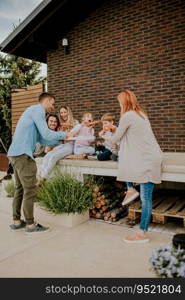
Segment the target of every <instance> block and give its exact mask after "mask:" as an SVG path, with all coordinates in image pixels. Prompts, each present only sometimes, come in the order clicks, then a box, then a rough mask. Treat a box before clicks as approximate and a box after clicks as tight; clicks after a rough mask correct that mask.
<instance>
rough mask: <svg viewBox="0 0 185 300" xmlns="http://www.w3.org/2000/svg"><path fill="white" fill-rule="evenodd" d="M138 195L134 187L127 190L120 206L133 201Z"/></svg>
mask: <svg viewBox="0 0 185 300" xmlns="http://www.w3.org/2000/svg"><path fill="white" fill-rule="evenodd" d="M138 196H139V193H138V191H136V190H135V189H132V190H128V191H127V192H126V196H125V198H124V199H123V202H122V206H125V205H127V204H129V203H131V202H132V201H134V200H135V199H136V198H137V197H138Z"/></svg>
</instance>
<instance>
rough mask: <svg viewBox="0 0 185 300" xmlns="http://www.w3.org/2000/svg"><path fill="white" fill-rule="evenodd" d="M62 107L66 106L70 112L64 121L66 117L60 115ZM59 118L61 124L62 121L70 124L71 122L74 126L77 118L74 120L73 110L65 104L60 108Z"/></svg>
mask: <svg viewBox="0 0 185 300" xmlns="http://www.w3.org/2000/svg"><path fill="white" fill-rule="evenodd" d="M61 108H64V109H65V110H67V112H68V117H67V121H64V119H63V118H62V117H61V115H60V110H61ZM58 117H59V120H60V124H62V123H68V124H70V125H72V126H74V125H75V120H74V118H73V113H72V111H71V109H70V107H69V106H64V105H62V106H61V107H60V109H59V116H58Z"/></svg>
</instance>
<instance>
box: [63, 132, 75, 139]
mask: <svg viewBox="0 0 185 300" xmlns="http://www.w3.org/2000/svg"><path fill="white" fill-rule="evenodd" d="M74 136H75V134H74V133H73V132H68V133H67V135H66V137H65V138H66V140H70V138H73V137H74Z"/></svg>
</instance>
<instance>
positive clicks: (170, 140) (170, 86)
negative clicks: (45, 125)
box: [48, 0, 185, 151]
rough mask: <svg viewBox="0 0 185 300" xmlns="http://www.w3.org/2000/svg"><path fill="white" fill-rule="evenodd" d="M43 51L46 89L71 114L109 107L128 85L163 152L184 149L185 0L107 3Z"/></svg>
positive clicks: (100, 111) (116, 109)
mask: <svg viewBox="0 0 185 300" xmlns="http://www.w3.org/2000/svg"><path fill="white" fill-rule="evenodd" d="M67 37H68V38H69V41H70V54H68V55H65V54H64V51H63V49H62V47H61V46H59V49H58V50H56V51H49V52H48V87H49V91H50V92H52V93H54V94H55V95H56V97H57V101H58V104H67V105H70V107H71V108H72V111H73V113H74V116H75V117H76V118H78V119H80V117H81V115H82V112H84V111H91V112H93V113H94V115H95V117H96V118H99V117H100V116H101V115H102V114H103V113H105V112H114V113H115V114H116V115H117V120H118V119H119V106H118V102H117V94H118V93H119V92H120V91H122V90H124V89H126V88H128V89H131V90H133V91H134V92H135V93H136V95H137V96H138V100H139V102H140V104H142V105H143V106H144V108H145V109H146V110H147V112H148V114H149V118H150V120H151V123H152V127H153V130H154V133H155V135H156V137H157V139H158V141H159V143H160V145H161V148H162V149H163V150H164V151H185V96H184V95H185V1H183V0H182V1H181V0H177V1H173V0H142V1H141V0H112V1H110V0H109V1H106V3H104V4H103V5H102V6H101V7H100V8H98V9H97V10H96V11H94V12H93V13H91V14H90V15H89V16H88V17H87V18H86V19H85V20H83V21H82V22H81V23H80V24H78V25H77V26H76V27H75V28H73V29H72V30H71V31H70V32H68V34H67Z"/></svg>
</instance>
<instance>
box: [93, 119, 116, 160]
mask: <svg viewBox="0 0 185 300" xmlns="http://www.w3.org/2000/svg"><path fill="white" fill-rule="evenodd" d="M114 120H115V116H114V115H113V114H111V113H106V114H104V115H103V116H102V117H101V121H102V123H103V129H102V130H101V131H100V132H99V137H100V138H99V139H97V140H96V146H95V152H96V154H97V159H98V160H110V159H112V160H117V159H118V145H117V144H112V143H110V142H109V141H107V140H105V141H103V140H101V137H102V136H106V137H112V135H114V133H115V131H116V128H117V127H116V126H115V125H114Z"/></svg>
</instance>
